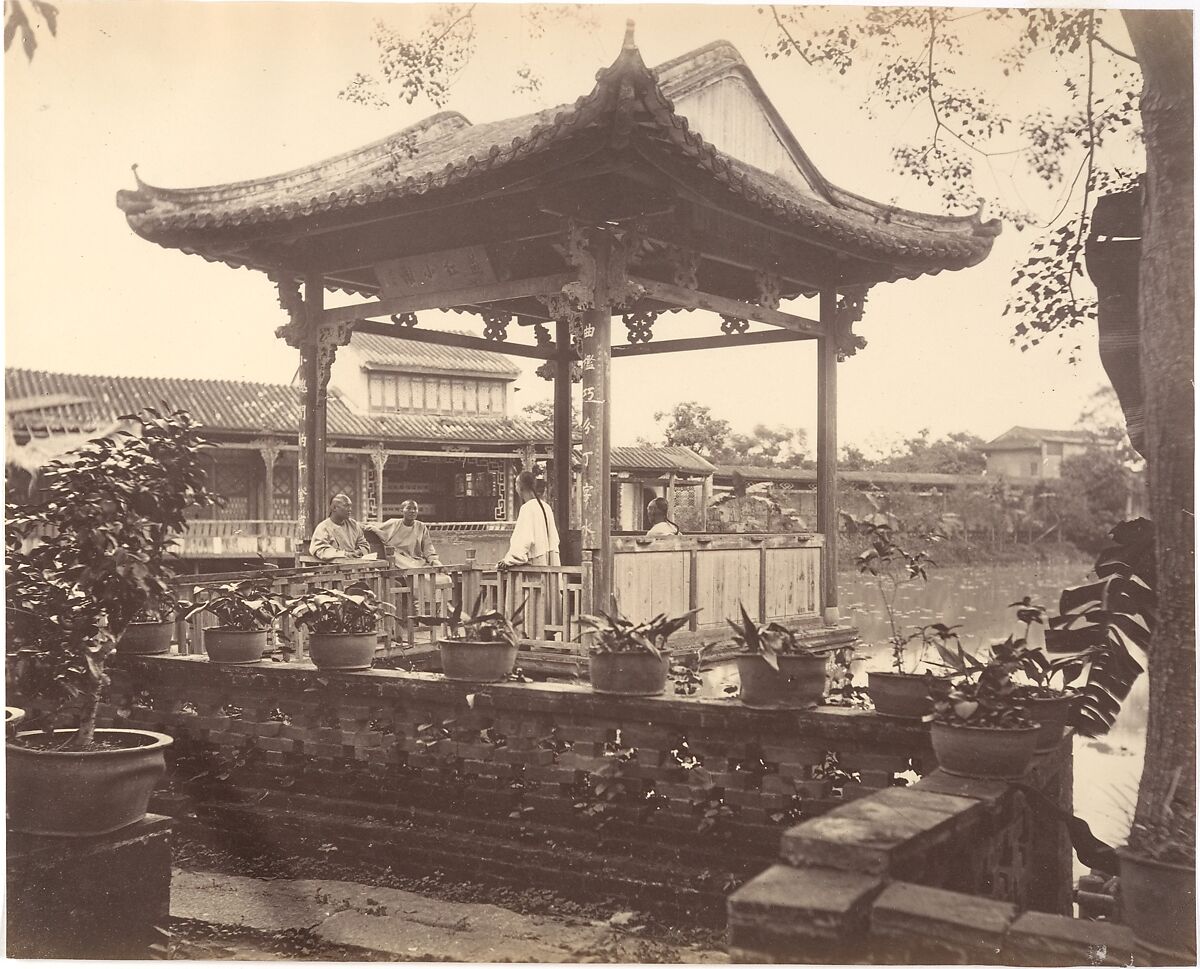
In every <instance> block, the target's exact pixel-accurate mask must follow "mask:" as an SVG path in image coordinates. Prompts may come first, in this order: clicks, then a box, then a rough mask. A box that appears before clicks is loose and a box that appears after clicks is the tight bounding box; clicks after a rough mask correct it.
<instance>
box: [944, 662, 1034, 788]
mask: <svg viewBox="0 0 1200 969" xmlns="http://www.w3.org/2000/svg"><path fill="white" fill-rule="evenodd" d="M956 658H957V662H956V664H955V665H956V666H957V672H958V673H959V674H961V675H962V677H963V678H962V679H961V680H960V681H959V682H958V683H957V684H956V685H955V686H954V687H953V689H951V690H950V693H949V695H947V696H946V697H944V698H941V699H939V700H937V702H935V703H934V713H933V723H932V724H931V726H930V735H931V740H932V741H933V753H934V756H935V757H936V758H937V762H938V766H939V767H940V768H941V769H942V770H944V771H945V772H946V773H947V774H955V775H957V776H959V777H974V778H986V779H995V780H1019V779H1020V778H1021V777H1023V776H1024V774H1025V771H1026V770H1027V769H1028V768H1029V764H1030V763H1031V762H1032V760H1033V757H1034V753H1035V748H1036V746H1037V738H1038V731H1039V725H1038V724H1037V722H1036V721H1034V720H1032V719H1031V718H1030V716H1029V713H1028V711H1027V709H1026V707H1025V706H1024V704H1023V703H1022V702H1021V701H1020V699H1019V698H1018V696H1017V694H1016V692H1015V691H1016V685H1015V684H1014V683H1013V679H1012V674H1013V672H1014V671H1015V670H1016V668H1017V665H1018V664H1017V662H1016V661H1015V660H1014V659H1013V658H1012V657H1011V656H1008V655H1005V653H1004V652H1003V651H1001V652H1000V653H999V654H998V655H993V656H992V657H991V658H990V659H989V660H988V661H987V662H986V663H981V662H979V661H978V660H977V659H975V657H973V656H971V655H970V654H969V653H967V652H965V651H964V650H963V648H962V645H961V644H960V645H959V647H958V652H957V654H956Z"/></svg>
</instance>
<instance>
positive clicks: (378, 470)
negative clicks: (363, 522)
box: [362, 444, 388, 521]
mask: <svg viewBox="0 0 1200 969" xmlns="http://www.w3.org/2000/svg"><path fill="white" fill-rule="evenodd" d="M387 463H388V453H387V450H386V449H385V448H384V446H383V444H378V445H376V446H375V447H373V448H371V468H372V472H373V474H374V480H375V506H376V507H375V520H376V521H383V469H384V468H386V467H387ZM362 517H363V518H366V517H367V509H366V508H363V515H362Z"/></svg>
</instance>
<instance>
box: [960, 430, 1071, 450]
mask: <svg viewBox="0 0 1200 969" xmlns="http://www.w3.org/2000/svg"><path fill="white" fill-rule="evenodd" d="M1042 441H1051V442H1055V443H1063V444H1090V443H1091V442H1092V437H1091V435H1090V434H1088V432H1087V431H1078V430H1066V431H1062V430H1052V429H1046V428H1041V427H1020V426H1016V427H1010V428H1009V429H1008V430H1007V431H1005V432H1004V433H1003V434H1001V435H1000V436H999V437H997V438H994V439H993V440H991V441H988V442H987V444H981V445H980V446H979V450H981V451H1019V450H1024V449H1026V448H1031V447H1034V448H1035V447H1038V446H1039V445H1040V444H1041V443H1042Z"/></svg>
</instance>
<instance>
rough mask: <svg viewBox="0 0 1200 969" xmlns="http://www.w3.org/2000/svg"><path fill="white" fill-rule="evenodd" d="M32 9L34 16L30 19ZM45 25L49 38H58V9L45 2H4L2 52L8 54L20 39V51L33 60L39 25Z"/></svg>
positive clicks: (37, 0)
mask: <svg viewBox="0 0 1200 969" xmlns="http://www.w3.org/2000/svg"><path fill="white" fill-rule="evenodd" d="M31 9H32V11H33V13H34V14H35V16H34V17H33V18H31V17H30V15H29V11H30V10H31ZM39 21H40V23H42V24H45V25H46V29H47V30H49V31H50V36H51V37H57V36H58V7H56V6H54V4H51V3H46V2H45V0H4V51H5V53H7V52H8V50H9V48H11V47H12V45H13V41H14V40H16V39H17V37H18V36H20V38H21V49H22V50H23V51H25V56H26V57H27V58H28V59H29V60H33V54H34V51H36V50H37V46H38V37H37V31H38V27H39V26H40V23H39Z"/></svg>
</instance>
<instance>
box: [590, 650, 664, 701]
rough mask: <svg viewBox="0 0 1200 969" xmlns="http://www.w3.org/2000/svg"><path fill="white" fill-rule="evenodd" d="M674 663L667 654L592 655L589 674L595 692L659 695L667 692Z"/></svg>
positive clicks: (618, 694) (621, 694)
mask: <svg viewBox="0 0 1200 969" xmlns="http://www.w3.org/2000/svg"><path fill="white" fill-rule="evenodd" d="M670 668H671V660H670V658H669V657H668V656H667V654H666V653H663V654H662V655H661V656H655V655H654V654H653V653H592V654H591V655H590V656H589V657H588V671H589V674H590V676H591V680H592V692H593V693H608V694H612V695H615V696H658V695H660V694H662V693H665V692H666V690H667V673H668V672H669V671H670Z"/></svg>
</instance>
